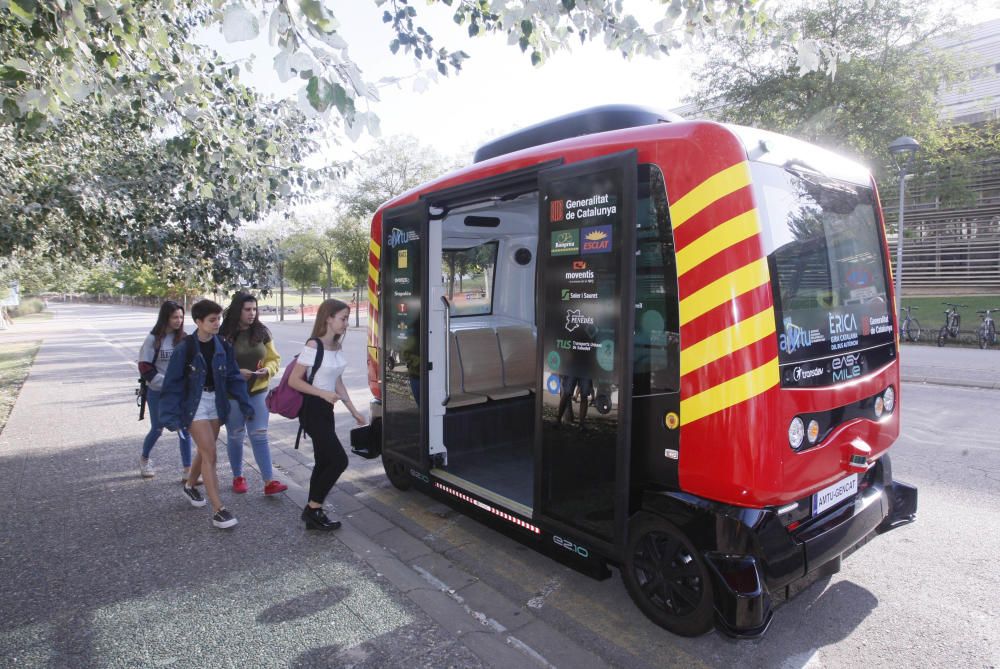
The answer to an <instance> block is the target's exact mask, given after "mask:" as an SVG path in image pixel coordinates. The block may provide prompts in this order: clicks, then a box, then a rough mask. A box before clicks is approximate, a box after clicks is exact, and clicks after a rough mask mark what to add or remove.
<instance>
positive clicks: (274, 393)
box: [264, 337, 323, 418]
mask: <svg viewBox="0 0 1000 669" xmlns="http://www.w3.org/2000/svg"><path fill="white" fill-rule="evenodd" d="M310 341H314V342H316V362H314V363H313V366H312V371H311V372H310V373H309V384H310V385H312V382H313V379H315V378H316V371H317V370H318V369H319V366H320V365H322V364H323V342H321V341H320V340H319V339H317V338H316V337H312V338H311V339H310ZM298 359H299V356H298V355H296V356H295V357H294V358H292V361H291V362H290V363H289V364H288V366H287V367H285V373H284V374H282V375H281V381H279V382H278V385H277V386H275V387H274V388H271V390H269V391H267V397H265V398H264V404H265V405H267V410H268V411H270V412H271V413H276V414H279V415H281V416H284V417H285V418H298V417H299V412H300V411H301V410H302V393H300V392H299V391H297V390H295V388H292V387H291V386H290V385H288V379H290V378H291V376H292V369H293V368H294V367H295V363H296V362H298Z"/></svg>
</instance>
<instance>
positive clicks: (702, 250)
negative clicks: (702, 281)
mask: <svg viewBox="0 0 1000 669" xmlns="http://www.w3.org/2000/svg"><path fill="white" fill-rule="evenodd" d="M759 233H760V220H759V219H758V218H757V210H756V209H751V210H750V211H748V212H746V213H743V214H740V215H739V216H736V217H734V218H731V219H729V220H728V221H726V222H725V223H722V224H720V225H717V226H716V227H714V228H712V229H711V230H709V231H708V232H706V233H705V234H703V235H702V236H701V237H699V238H698V239H696V240H694V241H693V242H691V243H690V244H688V245H687V246H685V247H684V248H682V249H681V250H679V251H678V252H677V276H681V275H682V274H684V273H685V272H687V271H689V270H691V269H694V268H695V267H697V266H698V265H700V264H701V263H703V262H705V261H706V260H708V259H709V258H711V257H712V256H714V255H715V254H716V253H718V252H719V251H722V250H723V249H726V248H729V247H730V246H732V245H734V244H736V243H738V242H742V241H743V240H744V239H749V238H750V237H753V236H755V235H757V234H759Z"/></svg>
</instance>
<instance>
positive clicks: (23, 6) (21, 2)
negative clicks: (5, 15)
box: [9, 0, 38, 26]
mask: <svg viewBox="0 0 1000 669" xmlns="http://www.w3.org/2000/svg"><path fill="white" fill-rule="evenodd" d="M9 8H10V12H11V14H13V15H14V16H16V17H17V18H18V19H20V21H21V22H22V23H25V24H27V25H29V26H30V25H31V24H32V23H34V22H35V10H36V9H38V3H37V2H36V1H35V0H10V5H9Z"/></svg>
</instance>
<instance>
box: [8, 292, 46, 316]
mask: <svg viewBox="0 0 1000 669" xmlns="http://www.w3.org/2000/svg"><path fill="white" fill-rule="evenodd" d="M40 311H45V302H43V301H42V300H40V299H39V298H37V297H29V298H26V299H23V300H21V304H19V305H17V306H16V307H11V308H10V309H8V312H9V313H10V315H11V317H12V318H17V317H19V316H27V315H28V314H37V313H38V312H40Z"/></svg>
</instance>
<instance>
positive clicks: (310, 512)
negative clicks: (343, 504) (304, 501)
mask: <svg viewBox="0 0 1000 669" xmlns="http://www.w3.org/2000/svg"><path fill="white" fill-rule="evenodd" d="M302 520H304V521H306V529H307V530H327V531H329V530H335V529H337V528H338V527H340V521H339V520H330V519H329V518H327V517H326V514H325V513H323V509H322V508H319V509H314V508H312V507H311V506H307V507H306V508H304V509H302Z"/></svg>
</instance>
